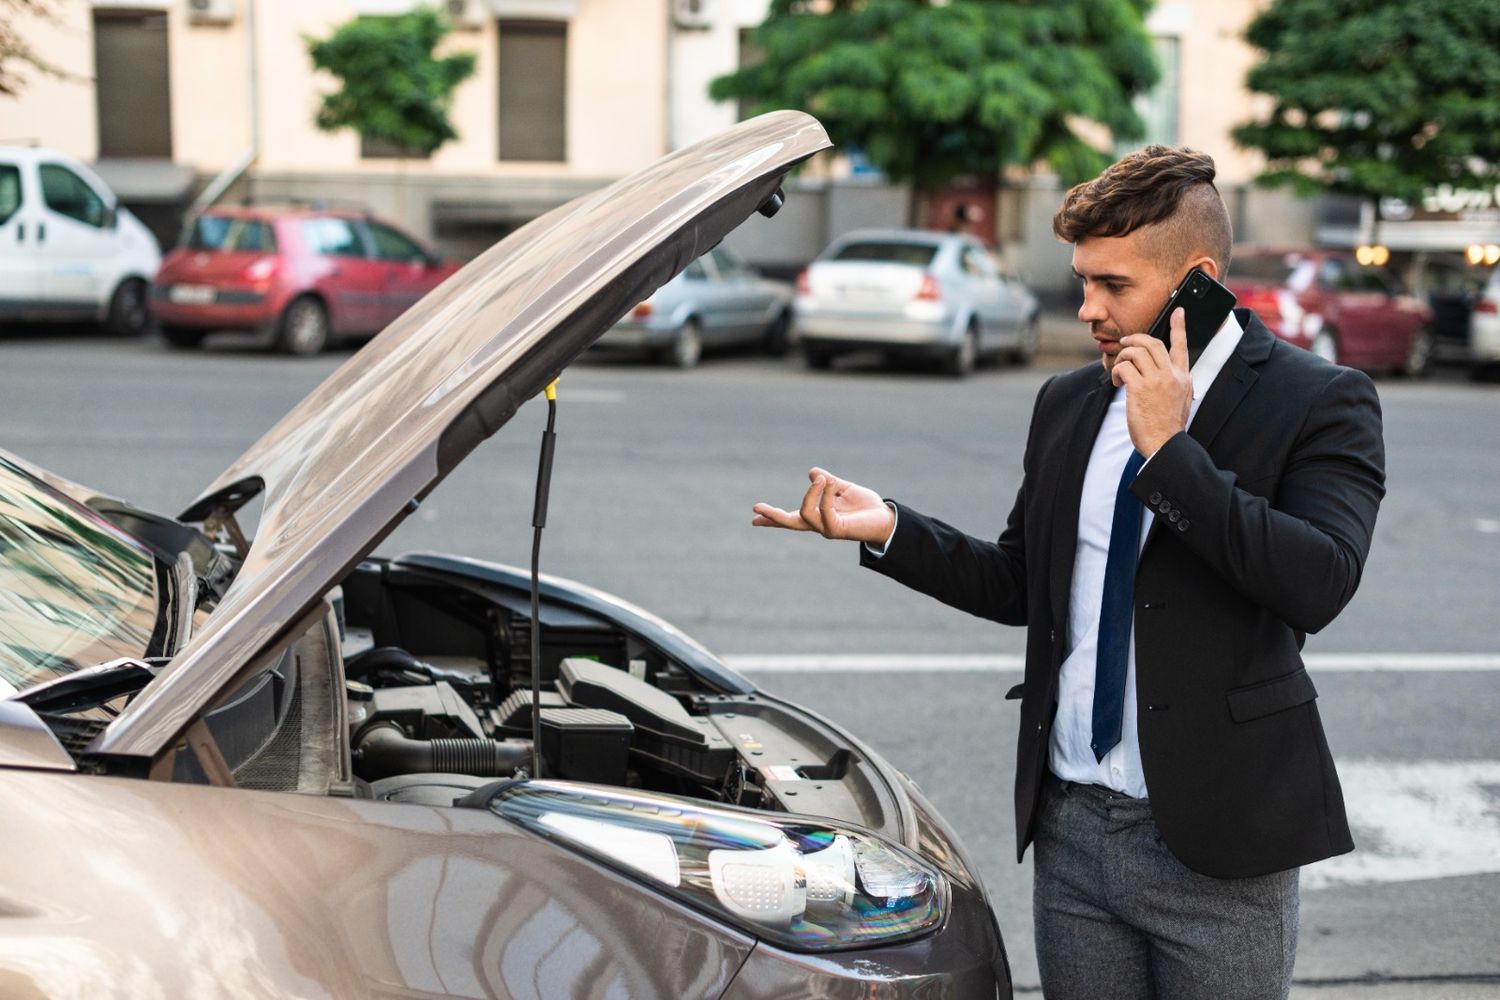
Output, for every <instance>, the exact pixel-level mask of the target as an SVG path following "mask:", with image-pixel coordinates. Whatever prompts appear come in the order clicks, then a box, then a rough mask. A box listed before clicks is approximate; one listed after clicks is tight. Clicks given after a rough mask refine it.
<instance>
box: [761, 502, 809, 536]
mask: <svg viewBox="0 0 1500 1000" xmlns="http://www.w3.org/2000/svg"><path fill="white" fill-rule="evenodd" d="M751 510H752V511H754V512H755V517H754V518H753V519H752V520H751V522H750V523H751V524H752V525H754V526H756V527H759V528H790V529H791V530H792V531H808V530H810V529H809V528H808V526H807V523H806V522H804V521H803V520H802V515H800V514H794V513H792V512H791V511H786V510H782V509H781V508H780V507H772V506H771V505H770V504H768V503H758V504H756V505H755V506H754V507H752V508H751Z"/></svg>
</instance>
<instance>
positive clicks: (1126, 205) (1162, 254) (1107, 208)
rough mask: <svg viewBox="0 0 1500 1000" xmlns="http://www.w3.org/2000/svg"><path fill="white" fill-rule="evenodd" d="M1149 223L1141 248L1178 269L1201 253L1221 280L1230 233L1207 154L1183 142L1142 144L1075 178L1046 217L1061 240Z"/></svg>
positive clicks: (1115, 233) (1130, 229)
mask: <svg viewBox="0 0 1500 1000" xmlns="http://www.w3.org/2000/svg"><path fill="white" fill-rule="evenodd" d="M1148 227H1149V228H1151V229H1152V232H1151V234H1150V238H1149V239H1148V240H1147V241H1146V248H1147V253H1149V254H1150V255H1151V256H1152V257H1153V258H1154V259H1155V260H1156V262H1157V263H1158V264H1159V265H1160V266H1161V267H1163V268H1166V269H1168V270H1176V269H1177V268H1179V267H1181V266H1182V265H1183V264H1185V263H1187V261H1188V260H1190V259H1191V258H1193V257H1194V256H1197V255H1198V254H1200V253H1202V254H1207V255H1208V256H1210V257H1212V258H1213V259H1214V260H1215V261H1216V262H1217V263H1218V265H1219V277H1220V279H1221V280H1222V278H1223V277H1224V275H1225V274H1226V273H1228V271H1229V256H1230V246H1231V244H1233V242H1234V232H1233V230H1232V229H1231V227H1230V224H1229V212H1228V210H1227V209H1225V207H1224V199H1223V198H1220V197H1219V191H1218V189H1217V188H1215V187H1214V161H1213V157H1211V156H1209V155H1208V154H1207V153H1200V152H1198V151H1197V150H1193V149H1187V148H1186V147H1180V146H1161V145H1155V144H1153V145H1150V146H1147V147H1146V148H1145V149H1142V150H1139V151H1137V152H1134V153H1131V154H1130V155H1128V156H1125V157H1122V158H1121V159H1119V160H1118V161H1116V162H1115V163H1114V164H1113V165H1112V166H1110V167H1109V168H1107V169H1106V170H1105V171H1104V173H1102V174H1100V175H1099V176H1098V177H1095V178H1094V179H1093V180H1091V181H1085V182H1084V183H1082V184H1078V185H1075V186H1074V187H1073V188H1072V190H1070V191H1069V192H1068V193H1067V195H1066V196H1065V197H1064V198H1063V203H1062V207H1061V208H1059V209H1058V210H1057V214H1056V215H1054V216H1053V217H1052V231H1053V232H1054V233H1056V234H1057V238H1058V239H1060V240H1062V241H1063V242H1064V243H1077V242H1079V241H1080V240H1083V239H1086V238H1088V237H1090V236H1128V235H1129V234H1131V233H1133V232H1135V231H1136V230H1138V229H1146V228H1148Z"/></svg>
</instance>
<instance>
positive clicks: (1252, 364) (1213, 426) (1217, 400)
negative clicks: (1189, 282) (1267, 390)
mask: <svg viewBox="0 0 1500 1000" xmlns="http://www.w3.org/2000/svg"><path fill="white" fill-rule="evenodd" d="M1234 312H1235V316H1236V318H1238V319H1239V321H1240V323H1241V325H1243V326H1244V328H1245V333H1244V335H1243V336H1242V337H1240V342H1239V344H1238V345H1236V346H1235V349H1234V353H1233V354H1231V355H1230V356H1229V358H1228V360H1226V361H1225V362H1224V367H1223V368H1222V369H1220V370H1219V375H1218V377H1217V378H1215V379H1214V382H1213V385H1211V386H1209V388H1208V393H1207V394H1206V395H1205V396H1204V397H1203V403H1202V404H1201V405H1200V406H1199V407H1198V412H1197V414H1195V415H1194V416H1193V422H1192V425H1191V426H1189V427H1188V437H1190V438H1192V439H1193V440H1194V441H1197V442H1198V443H1199V444H1201V445H1202V446H1203V448H1204V450H1205V451H1207V450H1209V449H1210V447H1211V446H1212V445H1213V443H1214V438H1216V437H1218V436H1219V431H1220V430H1222V429H1223V428H1224V424H1225V423H1226V422H1228V420H1229V418H1230V416H1231V415H1232V414H1233V413H1234V411H1235V409H1236V408H1237V407H1238V406H1239V405H1240V402H1241V401H1242V400H1243V399H1244V398H1245V394H1246V393H1248V392H1249V391H1250V387H1251V386H1253V385H1255V383H1256V381H1257V380H1259V378H1260V373H1259V372H1258V371H1257V368H1258V367H1259V365H1260V363H1261V362H1262V361H1264V360H1266V358H1267V357H1268V356H1269V355H1270V353H1271V348H1272V347H1273V346H1274V344H1275V337H1274V336H1273V335H1272V334H1271V331H1270V330H1268V329H1266V326H1265V324H1264V323H1262V322H1261V321H1260V320H1259V319H1258V318H1257V317H1256V315H1255V314H1254V313H1253V312H1251V311H1250V310H1248V309H1236V310H1235V311H1234ZM1160 528H1161V518H1153V519H1152V521H1151V530H1150V531H1148V532H1147V533H1146V544H1147V545H1150V544H1151V541H1152V539H1154V538H1155V537H1156V533H1157V532H1158V531H1159V530H1160Z"/></svg>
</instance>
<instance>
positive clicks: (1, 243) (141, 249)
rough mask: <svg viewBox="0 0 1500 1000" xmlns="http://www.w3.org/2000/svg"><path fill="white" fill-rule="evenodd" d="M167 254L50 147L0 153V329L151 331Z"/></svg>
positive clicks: (90, 176) (82, 170) (97, 184)
mask: <svg viewBox="0 0 1500 1000" xmlns="http://www.w3.org/2000/svg"><path fill="white" fill-rule="evenodd" d="M160 263H161V249H160V248H159V247H158V246H157V244H156V238H155V237H154V236H152V235H151V231H150V230H148V229H147V228H146V227H145V225H144V224H142V222H141V220H140V219H137V218H136V217H135V216H134V215H132V214H131V213H130V210H129V209H127V208H125V207H124V206H122V205H121V204H120V200H119V199H118V198H116V197H115V196H114V193H113V192H112V191H110V189H109V188H108V187H106V186H105V184H104V182H103V181H101V180H100V179H99V178H98V177H97V176H95V174H94V173H93V171H91V170H89V169H88V168H87V167H85V166H84V165H83V164H82V163H79V162H78V161H77V160H75V159H73V158H72V157H71V156H68V155H67V154H66V153H59V152H57V151H55V150H51V149H42V148H25V147H20V146H0V324H5V323H8V322H13V321H17V320H97V321H99V322H101V323H104V324H105V325H106V326H107V327H108V328H109V329H110V330H111V331H113V332H116V333H125V334H135V333H142V332H144V331H145V329H146V326H147V324H148V323H149V321H150V313H149V311H148V310H147V307H146V293H147V289H148V287H149V285H150V283H151V279H152V278H153V277H154V276H155V275H156V268H157V265H158V264H160Z"/></svg>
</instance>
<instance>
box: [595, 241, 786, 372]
mask: <svg viewBox="0 0 1500 1000" xmlns="http://www.w3.org/2000/svg"><path fill="white" fill-rule="evenodd" d="M791 319H792V290H791V289H790V288H789V287H787V286H786V285H784V284H781V283H779V282H775V281H767V280H766V279H765V278H762V277H761V276H760V275H759V274H758V273H757V272H756V270H755V268H753V267H751V266H750V265H749V264H746V263H745V262H744V261H742V260H740V258H738V257H736V256H735V255H734V254H733V253H731V252H730V251H729V250H727V249H725V248H724V247H714V248H713V249H712V250H710V251H709V252H708V253H706V254H704V255H703V256H701V257H699V258H698V259H697V260H695V261H693V262H692V263H691V264H689V265H688V266H687V269H686V270H684V271H683V272H682V273H681V274H679V275H677V277H675V278H673V279H672V280H671V281H669V282H667V283H666V284H665V285H662V286H661V287H660V288H658V289H657V290H656V291H655V292H653V293H652V294H651V297H650V298H648V299H646V300H645V301H644V302H641V303H640V304H638V305H637V306H636V307H635V308H633V309H631V310H630V312H628V313H626V314H625V317H624V318H623V319H621V320H620V321H619V322H618V323H616V324H615V325H614V326H613V327H611V328H610V329H609V330H607V331H605V333H604V336H602V337H600V338H599V341H598V344H599V346H600V347H605V348H621V347H623V348H629V349H633V350H644V351H646V352H647V353H648V354H649V355H650V357H651V358H653V359H654V360H656V361H658V362H661V363H663V364H668V365H674V366H676V367H678V368H692V367H694V366H695V365H697V364H698V360H699V359H700V358H701V357H702V356H703V349H704V348H705V347H718V346H725V345H729V344H747V343H748V344H756V343H759V344H762V345H763V346H764V347H765V349H766V351H767V352H768V353H770V354H775V355H781V354H785V353H786V350H787V332H788V330H789V329H790V327H791Z"/></svg>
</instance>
